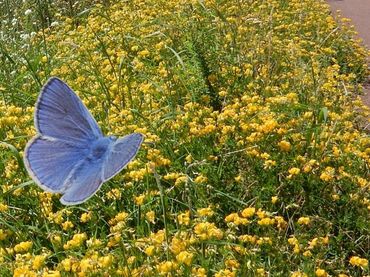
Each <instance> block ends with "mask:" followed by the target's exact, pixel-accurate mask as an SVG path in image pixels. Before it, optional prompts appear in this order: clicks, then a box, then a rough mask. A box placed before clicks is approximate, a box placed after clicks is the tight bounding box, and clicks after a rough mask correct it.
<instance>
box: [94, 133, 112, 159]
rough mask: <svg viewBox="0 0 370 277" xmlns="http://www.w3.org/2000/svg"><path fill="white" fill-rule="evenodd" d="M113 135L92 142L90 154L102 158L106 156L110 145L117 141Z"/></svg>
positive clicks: (95, 157)
mask: <svg viewBox="0 0 370 277" xmlns="http://www.w3.org/2000/svg"><path fill="white" fill-rule="evenodd" d="M116 140H117V139H113V138H112V137H102V138H99V139H97V140H95V141H93V142H92V145H91V148H90V156H91V158H93V159H101V158H103V157H105V154H106V153H107V151H108V149H109V147H111V145H112V144H113V143H114V142H115V141H116Z"/></svg>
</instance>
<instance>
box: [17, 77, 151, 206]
mask: <svg viewBox="0 0 370 277" xmlns="http://www.w3.org/2000/svg"><path fill="white" fill-rule="evenodd" d="M34 121H35V127H36V130H37V133H38V134H37V135H36V136H34V137H33V138H32V139H31V140H30V141H29V142H28V144H27V146H26V149H25V153H24V162H25V166H26V169H27V171H28V173H29V174H30V176H31V177H32V179H33V180H34V181H35V182H36V183H37V184H38V185H39V186H40V187H41V188H42V189H44V190H46V191H48V192H54V193H61V194H63V196H62V197H61V199H60V201H61V202H62V204H64V205H75V204H80V203H82V202H85V201H86V200H87V199H89V198H90V197H91V196H93V195H94V194H95V193H96V191H97V190H98V189H99V188H100V186H101V185H102V184H103V183H104V182H106V181H107V180H109V179H110V178H112V177H113V176H115V175H116V174H118V173H119V172H120V171H121V170H122V169H123V168H124V167H125V166H126V165H127V164H128V163H129V162H130V161H131V160H132V159H133V158H134V157H135V156H136V154H137V152H138V150H139V148H140V145H141V143H142V142H143V139H144V136H143V135H142V134H140V133H132V134H130V135H127V136H125V137H122V138H118V139H117V138H116V137H114V136H108V137H106V136H104V135H103V133H102V132H101V130H100V128H99V126H98V124H97V123H96V121H95V119H94V118H93V117H92V115H91V114H90V112H89V111H88V110H87V108H86V107H85V105H84V104H83V103H82V101H81V99H80V98H79V97H78V96H77V95H76V94H75V93H74V91H73V90H72V89H71V88H70V87H69V86H68V85H67V84H66V83H64V82H63V81H62V80H60V79H58V78H55V77H52V78H50V79H49V80H48V81H47V83H46V84H45V85H44V87H43V88H42V90H41V93H40V95H39V98H38V100H37V102H36V108H35V119H34Z"/></svg>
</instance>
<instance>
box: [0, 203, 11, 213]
mask: <svg viewBox="0 0 370 277" xmlns="http://www.w3.org/2000/svg"><path fill="white" fill-rule="evenodd" d="M8 209H9V208H8V205H6V204H3V203H0V212H6V211H7V210H8Z"/></svg>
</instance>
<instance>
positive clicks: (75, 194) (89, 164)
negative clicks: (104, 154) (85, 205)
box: [60, 158, 103, 205]
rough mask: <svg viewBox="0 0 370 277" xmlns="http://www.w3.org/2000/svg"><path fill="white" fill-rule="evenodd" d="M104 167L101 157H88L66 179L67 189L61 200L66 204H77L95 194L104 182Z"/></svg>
mask: <svg viewBox="0 0 370 277" xmlns="http://www.w3.org/2000/svg"><path fill="white" fill-rule="evenodd" d="M102 168H103V162H102V160H101V159H99V160H93V159H90V158H86V159H85V160H84V161H83V162H82V163H80V164H79V165H78V166H77V168H76V169H75V170H74V172H73V173H72V175H71V176H70V177H69V178H68V180H67V181H66V187H67V189H66V191H65V193H64V195H63V196H62V198H61V199H60V202H62V204H64V205H76V204H80V203H82V202H85V201H86V200H87V199H89V198H90V197H91V196H93V195H94V194H95V193H96V191H97V190H98V189H99V188H100V186H101V185H102V184H103V176H102Z"/></svg>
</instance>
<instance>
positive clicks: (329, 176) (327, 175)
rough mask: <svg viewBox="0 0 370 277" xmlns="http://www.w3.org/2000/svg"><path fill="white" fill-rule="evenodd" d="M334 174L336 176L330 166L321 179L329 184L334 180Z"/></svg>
mask: <svg viewBox="0 0 370 277" xmlns="http://www.w3.org/2000/svg"><path fill="white" fill-rule="evenodd" d="M334 174H335V169H334V168H332V167H330V166H328V167H326V168H325V170H324V171H323V172H322V173H321V175H320V179H321V180H323V181H325V182H329V181H331V180H333V178H334Z"/></svg>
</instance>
